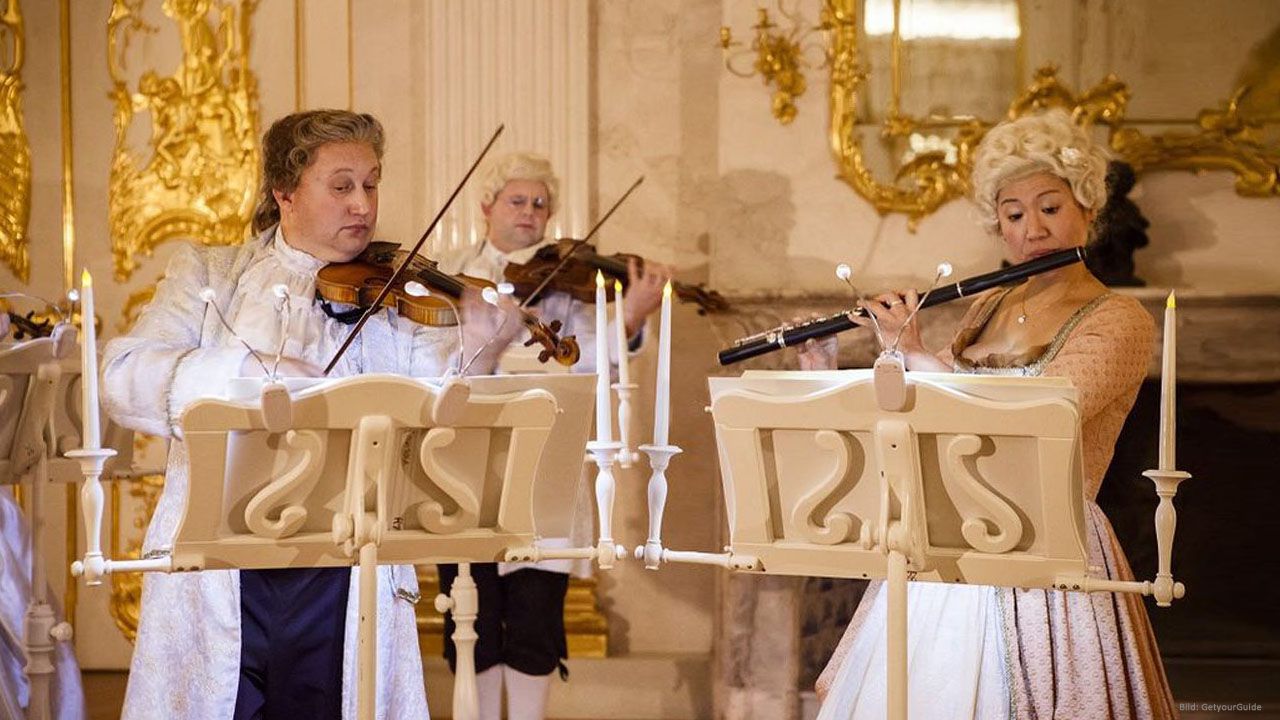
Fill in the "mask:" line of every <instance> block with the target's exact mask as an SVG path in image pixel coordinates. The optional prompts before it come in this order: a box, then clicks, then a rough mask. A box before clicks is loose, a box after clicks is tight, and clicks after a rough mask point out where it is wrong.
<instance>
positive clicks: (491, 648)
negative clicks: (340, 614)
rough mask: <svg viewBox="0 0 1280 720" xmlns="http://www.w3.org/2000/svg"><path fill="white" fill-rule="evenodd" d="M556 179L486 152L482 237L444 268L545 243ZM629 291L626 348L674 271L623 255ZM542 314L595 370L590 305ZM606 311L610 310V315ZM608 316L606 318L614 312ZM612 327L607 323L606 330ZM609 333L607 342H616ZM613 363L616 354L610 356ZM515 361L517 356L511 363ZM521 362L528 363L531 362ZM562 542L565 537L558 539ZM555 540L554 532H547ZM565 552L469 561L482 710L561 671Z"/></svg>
mask: <svg viewBox="0 0 1280 720" xmlns="http://www.w3.org/2000/svg"><path fill="white" fill-rule="evenodd" d="M559 188H560V183H559V180H558V179H557V178H556V175H555V173H554V172H553V171H552V168H551V163H550V162H549V161H548V160H547V159H546V158H543V157H540V156H538V155H532V154H528V153H512V154H509V155H506V156H503V157H500V158H496V159H495V160H493V161H492V162H490V163H489V164H488V165H487V166H486V167H485V169H484V171H483V172H482V174H481V179H480V182H479V195H480V210H481V212H482V213H483V214H484V218H485V233H484V239H483V241H482V242H480V243H479V244H478V245H475V246H471V247H466V248H461V249H459V250H456V251H453V252H449V253H445V254H442V255H441V257H438V258H436V259H437V261H438V262H439V267H440V269H441V270H443V271H445V272H449V273H463V274H466V275H471V276H474V277H479V278H483V279H486V280H493V281H501V280H502V279H503V273H504V270H505V269H506V267H507V265H508V264H509V263H518V264H524V263H526V262H528V261H529V260H531V259H532V258H533V256H534V254H535V253H537V251H538V250H539V248H542V247H544V246H546V245H549V244H552V243H554V242H555V239H554V238H546V237H545V236H544V233H545V231H546V227H547V222H548V221H549V220H550V219H551V216H552V215H553V214H555V211H556V206H557V200H558V199H559ZM628 276H629V277H628V278H627V280H628V289H627V293H626V303H625V308H624V310H625V317H624V323H625V325H626V335H627V337H628V338H629V339H630V348H629V351H631V352H635V351H638V349H639V347H640V343H641V339H642V334H643V333H642V331H643V329H644V324H645V321H646V319H647V318H648V317H649V315H651V314H652V313H653V311H654V310H656V309H657V308H658V307H659V306H660V305H661V303H662V286H663V285H664V284H665V283H666V282H667V280H668V279H669V278H670V277H671V272H670V270H669V268H667V267H665V266H663V265H659V264H657V263H648V262H646V263H645V264H644V266H643V268H638V267H637V266H636V264H635V263H634V262H632V263H630V264H629V265H628ZM538 311H539V313H540V315H541V317H542V320H543V321H544V322H551V321H553V320H559V321H560V322H561V323H562V324H563V327H562V328H561V334H562V335H576V336H577V338H578V344H579V346H580V347H581V348H582V356H581V358H580V359H579V361H578V362H577V363H576V364H575V365H573V367H572V368H571V371H572V372H595V371H596V361H597V358H596V357H595V341H594V338H595V324H594V317H595V309H594V307H593V306H592V305H589V304H586V303H583V302H580V301H578V300H575V299H574V298H572V297H570V296H569V295H568V294H567V293H564V292H559V291H550V292H546V291H544V292H543V294H542V296H541V299H540V300H539V302H538ZM613 317H614V315H613V313H610V318H613ZM610 322H612V320H611V321H610ZM613 332H614V330H612V329H611V330H610V333H611V334H610V337H612V336H613V335H612V333H613ZM614 345H615V344H614V343H610V344H609V347H611V348H613V347H614ZM521 350H522V348H518V347H513V348H512V350H511V351H510V352H508V354H507V356H506V357H505V358H504V360H503V363H504V366H505V365H506V364H507V363H508V361H511V360H513V359H515V358H517V357H518V355H519V354H520V351H521ZM608 362H610V363H611V364H616V363H617V358H616V357H614V358H609V359H608ZM512 364H513V365H514V364H515V363H514V362H513V363H512ZM531 366H532V364H531V363H525V364H524V367H531ZM558 540H559V542H561V543H567V542H568V539H567V538H563V539H558ZM544 541H545V542H547V543H548V544H554V543H556V542H557V539H554V538H548V539H544ZM571 565H572V563H571V561H567V560H560V561H548V562H542V563H538V564H536V565H534V564H529V563H498V564H473V565H472V566H471V574H472V577H474V579H475V582H476V585H477V587H478V589H479V593H480V612H479V615H478V617H477V618H476V632H477V633H478V634H479V636H480V639H479V642H478V643H477V644H476V672H477V679H476V682H477V686H478V689H479V696H480V718H481V720H497V718H499V717H500V712H501V708H502V688H503V686H504V685H505V686H506V688H507V697H508V703H507V706H508V707H507V712H508V716H509V717H510V718H512V719H513V720H525V719H529V720H540V719H541V718H542V717H544V715H545V708H546V703H547V694H548V691H549V689H550V680H551V673H552V672H553V671H555V670H556V669H557V668H559V669H560V670H561V674H562V676H565V675H566V674H567V673H566V671H565V669H564V665H563V664H562V663H561V661H562V660H563V659H565V658H566V657H568V650H567V646H566V641H565V630H564V599H565V593H566V591H567V589H568V584H569V572H570V569H571ZM455 577H457V568H456V566H452V565H442V566H441V567H440V587H441V591H442V592H448V591H449V588H450V587H451V586H452V583H453V580H454V578H455ZM445 623H446V625H445V657H446V658H447V659H448V660H449V664H450V666H451V667H452V666H453V665H454V662H455V650H454V646H453V643H452V640H451V637H452V635H453V624H452V618H451V617H446V619H445Z"/></svg>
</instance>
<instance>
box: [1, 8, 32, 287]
mask: <svg viewBox="0 0 1280 720" xmlns="http://www.w3.org/2000/svg"><path fill="white" fill-rule="evenodd" d="M25 58H26V36H25V34H24V32H23V25H22V10H21V8H20V7H19V6H18V0H7V2H6V3H5V8H4V12H3V13H2V14H0V63H6V61H7V64H5V65H4V66H2V67H0V261H3V262H4V264H5V265H8V266H9V269H10V270H11V271H13V274H14V276H16V277H17V278H18V279H19V280H21V281H22V282H24V283H25V282H26V281H27V280H28V279H29V278H30V277H31V266H30V259H29V257H28V254H27V220H28V218H29V217H30V215H31V144H30V143H29V142H28V140H27V129H26V127H25V125H24V124H23V121H22V63H23V60H24V59H25Z"/></svg>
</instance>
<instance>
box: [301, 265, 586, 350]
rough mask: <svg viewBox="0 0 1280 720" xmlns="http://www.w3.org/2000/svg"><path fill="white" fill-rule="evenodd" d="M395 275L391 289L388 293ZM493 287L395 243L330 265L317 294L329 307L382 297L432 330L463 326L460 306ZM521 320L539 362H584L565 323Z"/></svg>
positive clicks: (319, 278) (525, 315)
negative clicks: (416, 288)
mask: <svg viewBox="0 0 1280 720" xmlns="http://www.w3.org/2000/svg"><path fill="white" fill-rule="evenodd" d="M406 260H407V265H405V267H404V270H403V271H401V272H400V273H399V274H397V272H396V271H397V268H399V267H401V265H402V264H404V263H405V262H406ZM393 276H394V282H392V285H391V288H390V290H389V291H388V292H385V293H384V292H383V289H384V288H385V287H386V285H387V282H388V281H391V280H392V279H393ZM414 281H417V282H418V283H421V284H422V285H424V286H425V287H427V288H428V289H429V290H431V294H430V295H426V296H422V295H415V294H413V293H411V292H409V291H408V289H407V287H406V286H407V285H408V284H409V283H410V282H414ZM493 287H495V285H494V283H491V282H489V281H488V280H483V279H481V278H476V277H471V276H469V275H450V274H449V273H446V272H443V271H441V270H440V269H439V268H438V267H437V266H436V263H435V262H434V261H432V260H429V259H427V258H425V257H423V256H421V255H417V254H414V255H412V256H410V254H409V252H408V251H406V250H401V249H400V246H399V245H396V244H395V243H390V242H371V243H369V246H368V247H367V248H365V249H364V252H362V253H360V254H359V255H358V256H356V258H355V259H354V260H351V261H350V262H344V263H329V264H328V265H326V266H324V267H323V268H321V269H320V272H319V273H317V275H316V293H317V294H318V295H319V296H320V297H321V298H322V299H324V300H326V301H328V302H339V303H346V304H348V305H355V306H357V307H359V308H368V307H369V306H370V305H371V304H373V303H374V302H375V301H376V300H377V298H378V297H379V296H381V297H382V301H381V303H380V304H381V306H382V307H390V308H395V310H396V313H397V314H399V315H400V316H401V317H404V318H407V319H409V320H412V321H413V322H416V323H419V324H422V325H427V326H431V327H442V326H450V325H457V324H458V313H457V303H458V302H459V301H460V300H461V299H462V293H463V292H465V291H466V290H467V289H468V288H471V289H473V290H477V291H481V292H483V290H484V289H485V288H493ZM520 319H521V321H522V322H523V324H524V326H525V328H526V329H527V330H528V331H529V339H528V340H526V341H525V343H524V344H525V346H529V345H533V344H534V343H537V344H538V345H540V346H542V351H541V352H539V353H538V360H539V362H547V361H548V360H550V359H552V358H554V359H555V361H556V362H558V363H560V364H561V365H565V366H569V365H573V364H574V363H576V362H578V358H579V357H580V356H581V354H582V353H581V349H580V348H579V347H578V341H577V340H576V339H574V337H573V336H572V335H570V336H568V337H563V338H562V337H560V335H559V332H560V327H561V324H560V321H559V320H554V321H552V322H551V323H550V324H545V323H543V322H542V321H541V320H539V319H538V317H537V316H536V315H534V314H533V313H531V312H529V311H528V310H525V309H523V308H522V309H521V313H520Z"/></svg>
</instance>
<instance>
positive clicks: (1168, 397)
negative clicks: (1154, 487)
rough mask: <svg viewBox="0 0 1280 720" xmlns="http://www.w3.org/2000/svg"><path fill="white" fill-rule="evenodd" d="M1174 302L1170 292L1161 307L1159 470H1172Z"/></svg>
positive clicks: (1174, 387)
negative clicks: (1162, 350) (1162, 330)
mask: <svg viewBox="0 0 1280 720" xmlns="http://www.w3.org/2000/svg"><path fill="white" fill-rule="evenodd" d="M1177 345H1178V330H1177V302H1176V301H1175V300H1174V296H1173V292H1172V291H1170V292H1169V299H1168V300H1167V301H1166V302H1165V306H1164V357H1163V363H1162V365H1161V368H1160V469H1161V470H1175V469H1177V464H1176V462H1175V458H1174V455H1175V450H1174V446H1175V444H1176V442H1175V441H1176V437H1175V436H1176V435H1177V418H1176V416H1175V410H1176V406H1177V385H1178V382H1177V375H1178V372H1177V367H1178V352H1177Z"/></svg>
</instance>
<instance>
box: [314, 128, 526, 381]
mask: <svg viewBox="0 0 1280 720" xmlns="http://www.w3.org/2000/svg"><path fill="white" fill-rule="evenodd" d="M505 127H506V125H498V129H497V130H494V131H493V137H491V138H489V142H488V143H486V144H485V146H484V149H483V150H481V151H480V155H479V156H477V157H476V159H475V162H473V163H471V167H470V169H468V170H467V174H466V175H463V176H462V181H461V182H459V183H458V186H457V187H455V188H454V189H453V192H452V193H451V194H450V195H449V199H448V200H445V201H444V205H442V206H440V211H439V212H437V213H436V216H435V218H434V219H432V221H431V224H430V225H428V226H427V230H426V232H424V233H422V237H420V238H418V242H417V243H415V244H414V246H413V249H412V250H410V251H409V254H408V255H405V256H404V260H402V261H401V262H400V267H397V268H396V271H395V272H394V273H392V274H391V278H390V279H389V280H387V284H386V285H383V286H382V290H381V291H379V292H378V297H377V298H375V299H374V301H373V303H371V304H370V305H369V307H368V308H366V309H365V311H364V314H363V315H361V316H360V320H359V322H357V323H356V326H355V327H354V328H352V329H351V332H350V334H348V335H347V339H346V340H343V341H342V347H340V348H338V352H336V353H334V354H333V359H332V360H330V361H329V364H328V365H326V366H325V368H324V374H325V375H328V374H329V371H330V370H332V369H333V366H334V365H337V364H338V360H339V359H340V358H341V357H342V354H343V353H345V352H346V351H347V348H349V347H351V343H352V342H353V341H354V340H355V339H356V335H359V334H360V329H361V328H363V327H364V324H365V323H366V322H368V320H369V318H370V317H372V316H373V313H374V312H376V311H377V310H378V308H380V307H382V301H383V300H384V299H385V298H386V297H387V293H389V292H391V288H393V287H395V284H396V281H397V280H399V279H400V276H401V275H403V274H404V271H405V269H406V268H408V267H409V263H410V262H411V261H412V260H413V258H414V257H415V256H416V255H417V254H418V251H419V250H421V249H422V244H423V243H425V242H426V241H427V238H428V237H430V236H431V233H432V232H433V231H434V230H435V229H436V226H437V225H439V224H440V219H441V218H443V217H444V214H445V213H446V212H448V211H449V206H450V205H452V204H453V201H454V199H455V198H457V197H458V193H460V192H462V188H463V187H464V186H465V185H466V184H467V181H468V180H470V179H471V175H472V174H473V173H474V172H475V171H476V168H477V167H480V161H481V160H484V156H485V155H487V154H489V148H491V147H493V144H494V143H495V142H496V141H497V140H498V136H499V135H501V134H502V131H503V129H504V128H505Z"/></svg>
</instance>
